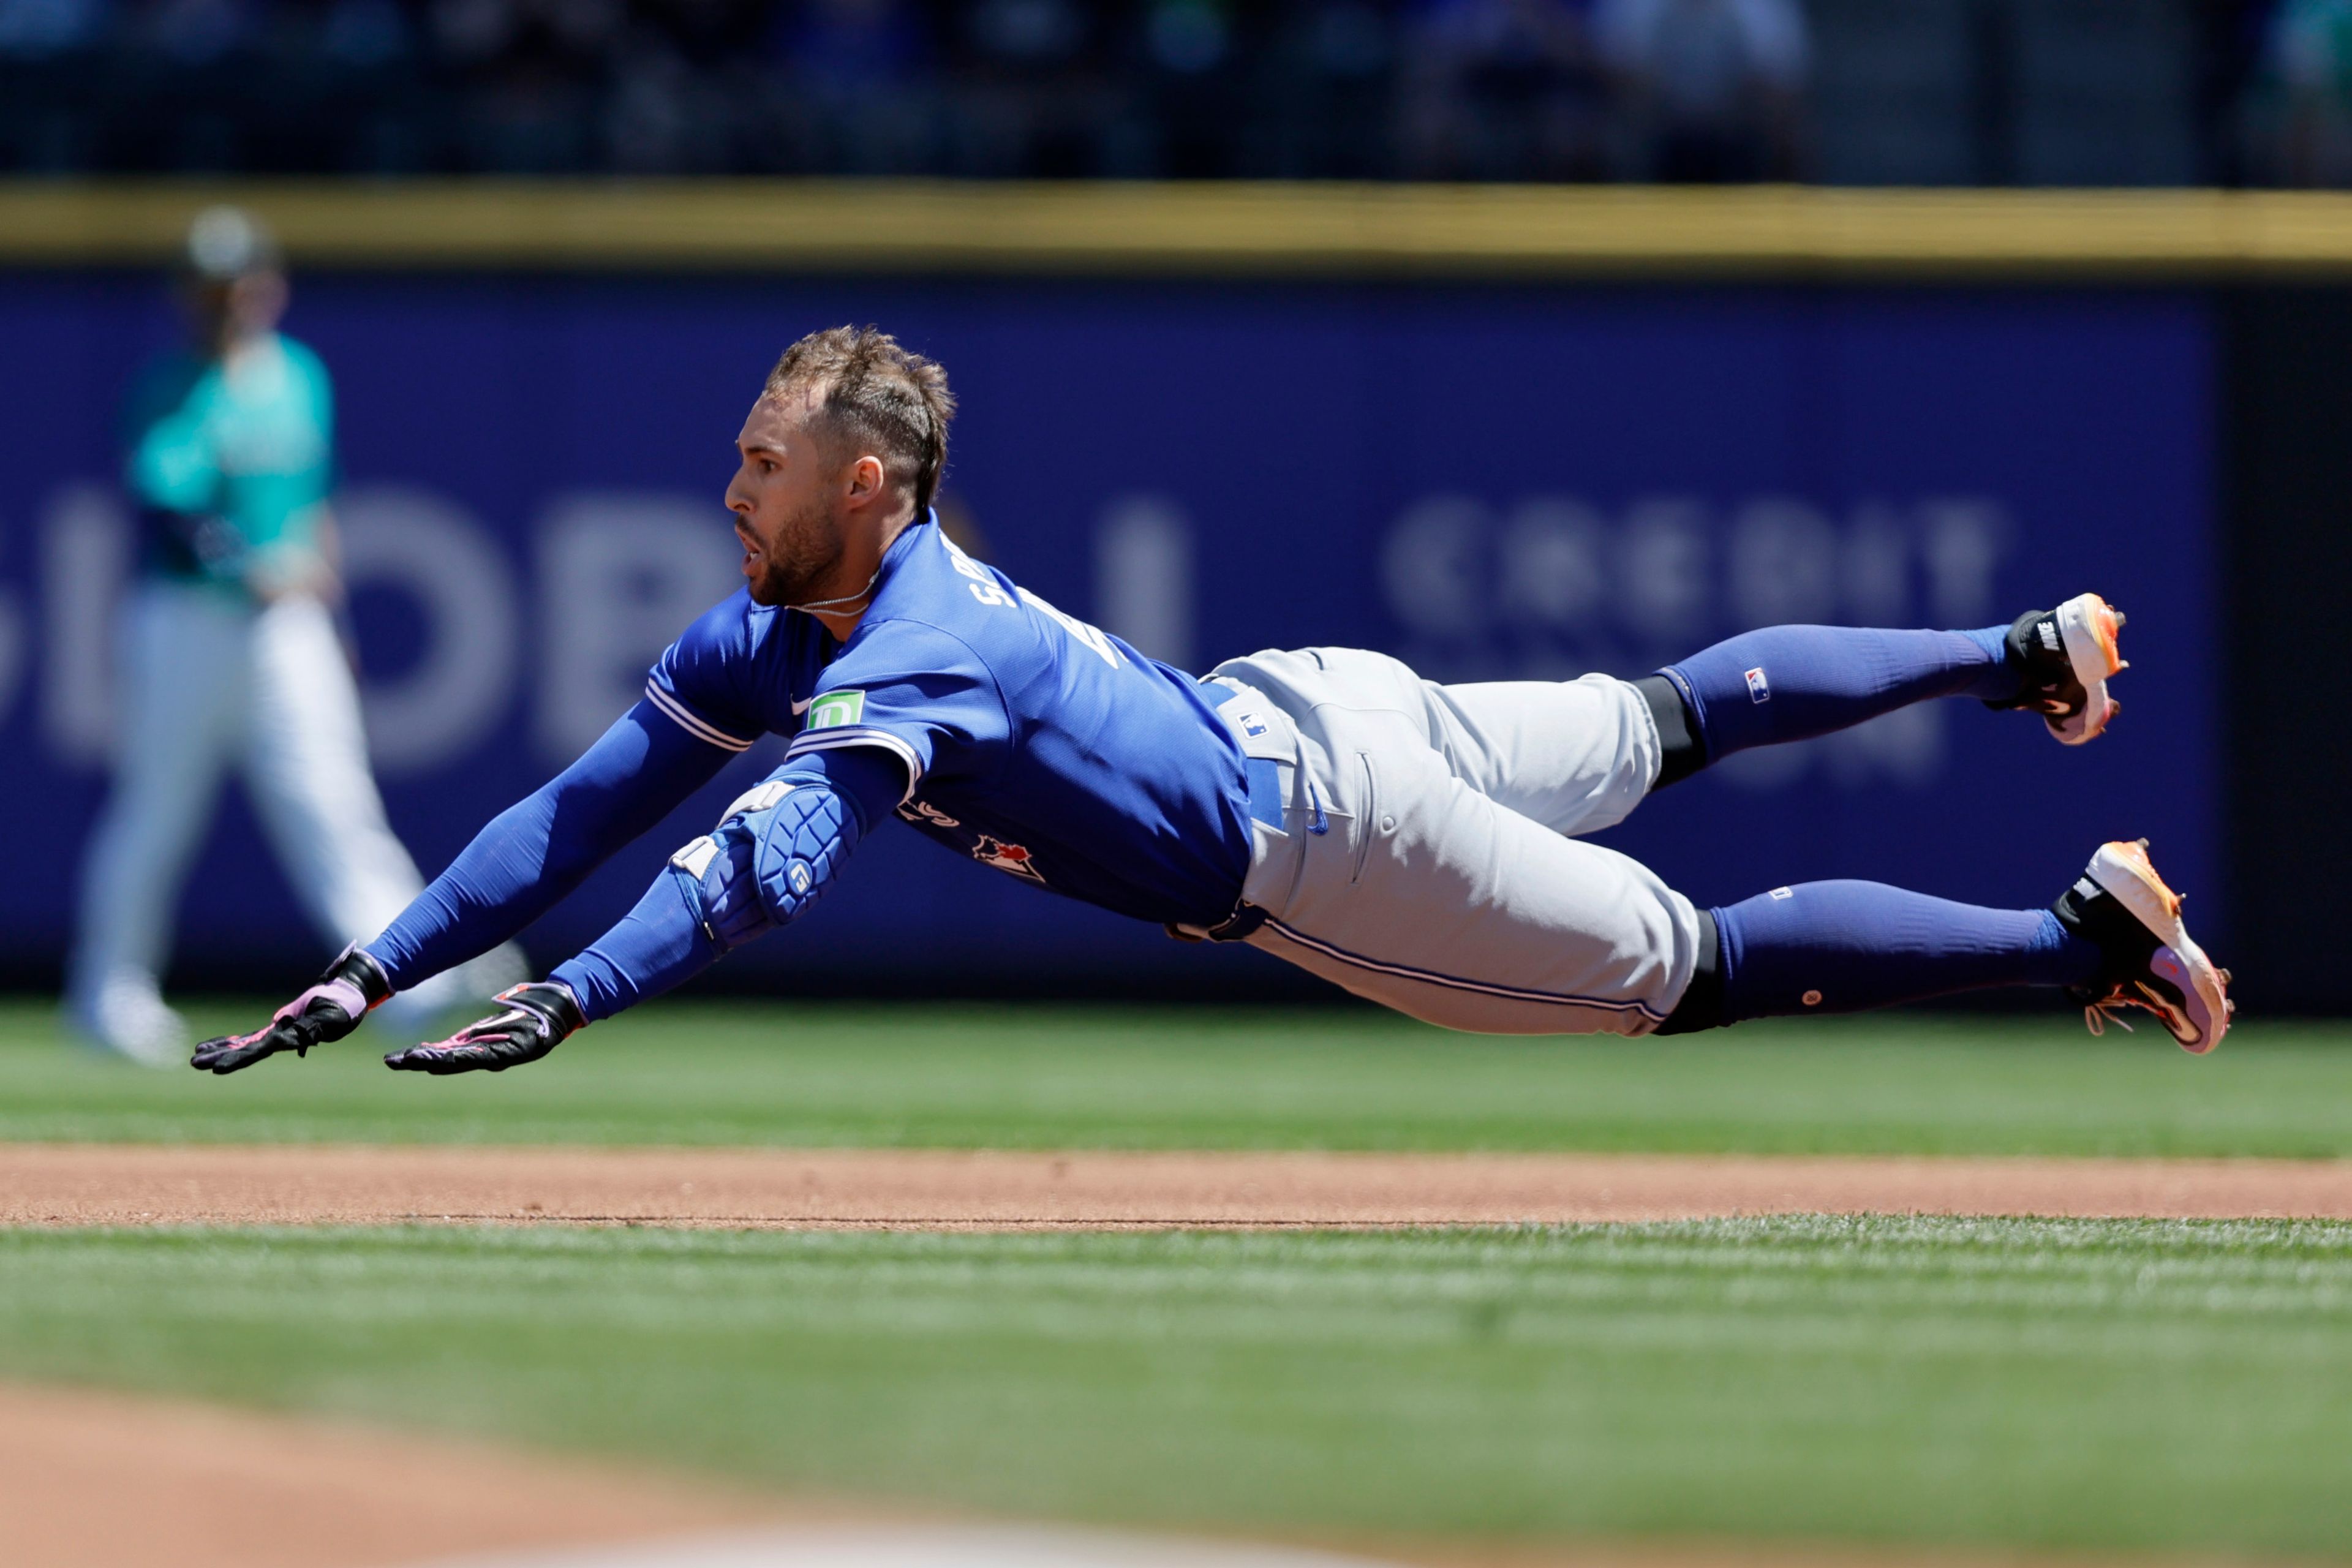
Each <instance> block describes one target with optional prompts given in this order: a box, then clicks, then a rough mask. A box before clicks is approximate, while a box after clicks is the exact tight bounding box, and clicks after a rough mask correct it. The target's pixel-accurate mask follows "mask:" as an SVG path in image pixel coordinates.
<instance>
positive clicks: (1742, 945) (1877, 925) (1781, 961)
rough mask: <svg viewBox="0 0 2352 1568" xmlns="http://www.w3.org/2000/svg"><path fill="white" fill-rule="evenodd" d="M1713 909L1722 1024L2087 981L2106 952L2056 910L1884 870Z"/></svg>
mask: <svg viewBox="0 0 2352 1568" xmlns="http://www.w3.org/2000/svg"><path fill="white" fill-rule="evenodd" d="M1712 912H1713V913H1714V915H1715V925H1716V934H1717V962H1718V963H1719V964H1720V965H1721V972H1722V975H1723V1017H1722V1020H1721V1021H1722V1022H1724V1023H1726V1024H1735V1023H1738V1021H1740V1020H1741V1019H1743V1018H1770V1017H1779V1016H1786V1015H1789V1014H1805V1013H1859V1012H1862V1011H1864V1010H1865V1009H1867V1008H1872V1007H1891V1006H1893V1005H1895V1004H1896V1003H1899V1002H1916V1001H1918V1000H1920V999H1921V998H1923V997H1928V996H1942V995H1947V994H1949V993H1951V992H1955V991H1976V990H1980V989H1982V988H1984V987H1986V986H1991V985H2088V984H2093V983H2095V981H2096V980H2097V979H2098V977H2099V974H2100V972H2101V969H2102V966H2103V962H2104V960H2103V955H2102V954H2101V952H2100V951H2099V948H2098V944H2096V943H2095V942H2090V941H2088V940H2086V939H2084V938H2083V937H2079V936H2076V935H2074V933H2073V932H2071V931H2067V930H2066V928H2065V927H2063V926H2062V925H2060V924H2059V923H2058V917H2057V916H2056V915H2053V914H2052V913H2051V912H2050V911H2049V910H1987V909H1979V908H1978V907H1977V906H1976V905H1974V904H1956V903H1953V902H1952V901H1951V900H1948V899H1931V898H1929V897H1927V895H1926V894H1925V893H1911V892H1906V891H1904V889H1901V888H1890V887H1887V886H1885V884H1883V883H1879V882H1801V883H1799V884H1798V885H1797V886H1795V887H1793V888H1776V889H1773V890H1772V891H1770V892H1769V893H1764V894H1761V895H1759V896H1758V897H1756V898H1753V899H1749V900H1746V901H1745V902H1743V903H1737V904H1734V905H1732V906H1731V907H1730V908H1728V909H1721V910H1714V911H1712Z"/></svg>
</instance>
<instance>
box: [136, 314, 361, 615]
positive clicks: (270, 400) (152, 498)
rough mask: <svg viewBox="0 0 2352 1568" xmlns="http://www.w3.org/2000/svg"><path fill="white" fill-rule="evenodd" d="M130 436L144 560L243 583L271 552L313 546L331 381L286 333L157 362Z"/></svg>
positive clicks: (325, 473) (170, 572) (328, 469)
mask: <svg viewBox="0 0 2352 1568" xmlns="http://www.w3.org/2000/svg"><path fill="white" fill-rule="evenodd" d="M125 434H126V436H127V438H128V439H127V446H128V447H129V457H128V458H127V460H126V464H125V470H126V471H125V476H124V482H125V484H126V485H127V486H128V487H129V489H130V491H131V497H132V499H133V500H136V501H137V502H138V504H139V506H140V508H141V510H142V512H143V513H144V514H145V517H146V521H147V532H148V537H147V563H148V567H149V570H151V571H154V572H159V573H162V574H165V575H167V576H173V577H180V578H194V579H200V580H211V581H215V582H219V583H222V584H242V583H243V582H244V581H245V580H246V577H247V574H248V573H249V572H250V571H252V570H253V569H254V568H255V567H257V565H265V564H269V563H271V558H273V557H275V558H278V561H280V562H283V561H284V558H285V557H287V556H289V555H293V554H297V553H307V552H311V551H313V550H315V549H316V548H317V544H316V533H317V519H318V508H319V506H320V502H322V501H324V500H326V499H327V494H328V491H329V490H330V489H331V487H332V485H333V480H334V473H333V469H334V390H333V387H332V386H331V384H330V383H329V381H328V379H327V367H326V366H325V365H324V364H322V363H320V360H319V356H318V355H316V354H314V353H311V352H310V350H309V349H307V348H304V347H303V346H302V345H301V344H300V343H298V342H294V341H293V340H292V339H291V338H285V337H279V336H277V335H275V334H273V335H271V336H269V337H268V338H265V339H262V340H261V341H259V342H256V343H253V344H251V345H249V346H248V347H247V348H245V349H243V350H241V351H240V352H239V353H238V354H237V356H236V361H235V362H234V364H233V365H232V364H230V363H225V362H223V361H220V360H215V359H208V358H202V357H199V356H197V355H195V354H193V353H176V354H173V355H170V356H168V357H166V358H164V359H163V360H160V361H158V362H157V363H154V364H153V365H152V366H150V367H149V368H148V370H147V372H146V374H144V375H142V377H141V378H140V381H139V384H138V386H137V389H136V390H135V391H134V392H133V393H132V395H131V404H130V408H129V417H128V419H127V421H126V428H125ZM289 564H290V563H289Z"/></svg>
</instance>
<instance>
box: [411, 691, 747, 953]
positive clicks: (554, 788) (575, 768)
mask: <svg viewBox="0 0 2352 1568" xmlns="http://www.w3.org/2000/svg"><path fill="white" fill-rule="evenodd" d="M733 755H734V753H732V752H727V751H722V750H721V749H719V747H717V746H714V745H711V744H710V743H709V742H707V741H702V740H698V739H697V738H696V737H694V736H692V735H689V734H688V733H687V732H686V731H684V730H682V729H680V728H679V727H678V726H677V721H674V720H672V719H671V718H669V716H668V715H667V714H665V713H663V712H662V711H661V710H659V709H657V708H656V707H654V705H653V704H652V703H650V702H646V701H640V702H638V704H637V705H636V706H635V707H634V708H632V709H630V710H628V712H626V713H625V714H623V715H622V716H621V717H620V718H619V719H618V720H616V721H614V724H613V727H612V728H611V729H609V730H607V731H604V734H603V735H602V736H600V737H598V739H597V741H596V743H595V744H594V745H593V746H591V747H589V748H588V750H587V751H586V752H583V753H582V755H581V757H580V760H579V761H577V762H575V763H572V765H571V766H570V767H568V768H566V769H564V770H563V771H562V773H558V774H557V775H556V776H555V777H554V778H552V779H551V780H549V781H548V782H547V784H544V785H542V786H541V788H540V789H539V790H538V791H537V792H536V793H534V794H532V795H530V796H528V797H527V798H525V799H523V800H520V801H518V802H517V803H516V804H514V805H511V806H509V807H508V808H507V809H506V810H505V811H502V812H500V813H499V815H498V816H496V817H493V818H492V819H491V820H490V823H489V825H488V826H486V827H484V828H483V829H482V830H481V832H479V833H478V834H476V835H475V836H474V841H473V842H472V843H470V844H468V845H467V846H466V847H465V848H464V849H463V850H462V851H460V852H459V854H458V856H457V858H456V859H455V860H453V861H451V862H450V863H449V868H448V869H447V870H446V871H444V872H442V873H441V875H440V876H438V877H436V878H435V879H434V880H433V885H432V886H431V887H429V888H427V889H425V891H424V892H422V893H420V894H419V895H417V898H416V900H415V902H414V903H411V904H410V905H409V906H408V908H407V909H405V910H403V911H401V914H400V917H399V918H398V919H397V920H395V921H393V922H392V924H391V925H390V926H388V927H386V928H385V929H384V932H383V935H382V936H380V937H378V938H376V939H375V941H373V942H370V943H368V945H367V952H368V954H369V956H371V957H373V959H374V960H375V961H376V962H377V963H380V964H382V965H383V972H384V975H385V977H386V978H387V979H389V980H390V981H391V982H392V984H393V989H394V990H395V991H398V990H405V989H406V988H407V987H409V986H412V985H415V984H418V983H419V982H420V981H424V980H428V979H430V978H431V977H432V976H434V975H436V974H438V973H441V972H442V971H443V970H445V969H450V968H454V967H455V966H456V965H457V964H460V963H465V962H466V961H467V960H468V959H471V958H474V957H477V956H478V955H479V954H482V953H485V952H488V951H489V950H490V949H492V948H494V947H496V946H498V944H499V943H500V942H506V941H508V940H509V939H510V938H512V937H513V936H514V935H515V934H516V933H517V932H519V931H521V930H522V929H523V928H524V927H525V926H528V925H529V924H530V922H531V921H535V920H537V919H538V918H539V917H540V916H541V915H542V914H545V913H546V912H547V911H548V910H550V909H551V908H552V907H554V905H555V903H556V901H557V900H560V899H562V897H564V895H566V894H568V893H570V892H571V891H572V889H574V888H577V887H578V886H579V885H580V884H581V882H582V881H583V880H584V879H586V878H587V876H588V874H589V873H590V872H591V871H593V870H594V869H595V868H597V867H599V866H601V865H603V864H604V862H605V860H606V859H608V858H611V856H612V854H613V852H614V850H616V849H618V848H620V847H621V846H622V845H624V844H626V843H628V842H629V841H630V840H631V839H633V838H635V837H638V836H639V835H641V834H643V833H645V832H646V831H647V830H648V829H650V828H651V827H652V826H654V825H655V824H656V823H657V822H659V821H660V820H661V819H662V818H663V817H665V816H668V815H669V814H670V813H671V812H672V811H673V810H675V809H677V805H679V803H681V802H682V801H684V800H685V799H686V798H687V796H688V795H692V794H693V793H694V792H695V791H696V790H698V789H700V788H701V787H702V786H703V785H704V784H709V782H710V781H711V779H712V778H714V777H716V776H717V774H718V773H719V769H720V768H721V767H724V766H725V765H726V764H727V763H729V762H730V761H731V760H732V758H733Z"/></svg>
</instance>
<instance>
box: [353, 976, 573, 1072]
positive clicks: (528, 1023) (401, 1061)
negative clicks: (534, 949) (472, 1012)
mask: <svg viewBox="0 0 2352 1568" xmlns="http://www.w3.org/2000/svg"><path fill="white" fill-rule="evenodd" d="M496 1000H497V1001H499V1003H501V1004H503V1005H502V1006H501V1007H500V1008H499V1011H497V1012H495V1013H493V1014H491V1015H490V1016H488V1017H487V1018H484V1019H482V1020H481V1021H480V1022H478V1023H473V1024H468V1025H467V1026H465V1027H464V1028H462V1029H460V1030H458V1031H457V1033H456V1034H454V1035H452V1036H450V1037H448V1038H447V1039H446V1040H434V1041H431V1042H429V1043H427V1044H425V1045H422V1046H411V1047H408V1048H407V1049H406V1050H404V1051H394V1052H393V1053H392V1054H391V1055H390V1056H387V1057H385V1058H383V1065H384V1066H386V1067H388V1068H392V1069H393V1070H394V1072H431V1073H452V1072H504V1071H506V1070H507V1068H512V1067H520V1066H521V1065H522V1064H523V1063H525V1062H535V1061H537V1060H539V1058H541V1057H543V1056H545V1055H546V1054H547V1053H548V1052H550V1051H551V1050H553V1049H554V1048H555V1047H557V1046H559V1045H561V1044H562V1042H563V1039H564V1037H565V1036H567V1035H570V1034H571V1033H572V1031H574V1030H576V1029H584V1028H586V1027H587V1026H588V1020H587V1019H585V1018H583V1017H582V1016H580V1002H579V999H578V998H577V997H575V996H573V995H572V987H571V986H569V985H566V984H563V983H562V981H560V980H542V981H541V982H539V983H538V984H533V985H518V986H515V987H514V988H513V989H512V990H509V991H501V992H499V994H498V996H497V997H496Z"/></svg>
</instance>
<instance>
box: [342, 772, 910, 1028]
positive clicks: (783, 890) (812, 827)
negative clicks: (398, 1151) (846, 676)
mask: <svg viewBox="0 0 2352 1568" xmlns="http://www.w3.org/2000/svg"><path fill="white" fill-rule="evenodd" d="M906 784H907V775H906V773H904V772H903V771H902V770H901V768H900V765H899V763H898V761H897V759H896V758H894V757H892V756H891V755H890V754H889V753H887V752H877V751H870V750H865V749H858V748H852V749H847V750H842V751H833V752H814V753H812V754H810V755H808V756H804V757H800V758H797V759H795V760H794V761H793V762H791V763H787V764H786V765H785V766H784V767H783V768H782V769H781V770H780V771H778V772H777V773H775V774H773V775H772V776H771V777H770V778H768V779H767V780H766V781H764V782H763V783H761V784H760V785H759V786H758V787H757V788H754V789H751V790H749V791H746V792H745V793H744V794H743V795H740V796H739V797H738V798H737V799H736V801H735V803H734V804H733V805H730V806H729V807H728V808H727V811H726V814H725V815H724V816H722V817H721V818H720V820H719V826H718V827H717V828H715V829H714V830H712V831H711V832H710V833H709V835H708V836H706V837H701V838H698V839H696V840H695V841H694V842H693V843H691V844H689V845H688V846H687V847H685V848H683V849H681V850H679V851H678V852H677V854H676V855H674V856H672V857H670V862H669V865H668V866H667V867H666V868H664V869H663V872H662V874H661V876H660V877H658V878H656V879H655V881H654V885H653V886H652V887H651V888H649V889H646V895H645V897H644V898H642V899H640V900H637V906H636V908H635V909H633V910H630V911H629V912H628V914H627V915H626V916H625V917H624V918H623V919H622V921H621V922H620V923H619V924H618V925H616V926H614V928H613V929H612V930H611V931H607V932H605V933H604V936H602V937H600V938H599V939H597V941H596V942H595V943H594V944H593V945H592V946H590V947H589V948H588V949H587V951H585V952H582V953H581V954H580V955H579V956H578V957H576V958H573V959H571V960H569V961H568V962H566V963H562V964H559V965H558V966H557V967H556V970H555V973H553V974H551V975H550V976H549V977H548V978H547V979H546V980H545V981H544V982H541V983H540V984H534V985H518V986H516V987H515V988H514V989H513V990H511V991H509V992H506V993H504V994H501V995H500V996H499V1003H500V1004H501V1008H500V1010H499V1012H497V1013H494V1014H492V1015H491V1016H489V1017H487V1018H484V1019H482V1020H480V1021H479V1022H478V1023H474V1024H469V1025H467V1026H466V1027H465V1028H462V1029H460V1030H458V1031H457V1033H456V1034H455V1035H452V1036H451V1037H448V1038H447V1039H446V1040H435V1041H431V1042H429V1043H427V1044H425V1045H421V1046H415V1047H410V1048H409V1049H407V1050H404V1051H394V1052H393V1053H392V1054H391V1055H389V1056H387V1057H385V1058H384V1065H385V1066H387V1067H390V1068H394V1069H396V1070H399V1071H404V1072H430V1073H456V1072H475V1071H483V1070H487V1071H490V1072H502V1071H504V1070H505V1069H506V1068H510V1067H515V1066H519V1065H520V1064H521V1063H523V1062H530V1061H537V1060H538V1059H539V1058H541V1057H543V1056H545V1055H547V1054H548V1052H550V1051H551V1050H553V1049H554V1048H555V1047H557V1046H558V1045H559V1044H561V1043H562V1041H563V1039H564V1038H565V1037H567V1036H569V1035H571V1034H572V1033H573V1032H574V1031H576V1030H578V1029H582V1028H584V1027H586V1026H588V1025H589V1024H591V1023H593V1022H594V1021H596V1020H597V1019H599V1018H608V1017H610V1016H613V1015H614V1014H615V1013H618V1012H620V1011H621V1010H622V1009H623V1008H625V1007H629V1006H633V1005H635V1004H636V1003H638V1002H641V1001H643V1000H645V999H646V997H648V996H657V995H659V994H661V993H663V992H665V991H667V990H669V989H670V988H672V987H673V986H676V985H678V984H682V983H684V982H685V981H687V980H688V979H689V978H691V977H692V976H694V975H696V974H698V973H701V972H702V971H703V970H705V969H707V968H709V966H710V965H711V964H713V963H717V962H718V961H719V959H720V958H722V957H724V956H726V954H727V953H729V952H732V951H733V950H734V949H736V948H738V947H740V946H742V945H743V943H745V942H749V941H751V939H752V938H753V937H756V936H759V935H760V934H761V933H762V932H764V931H772V930H773V929H774V928H775V927H777V926H780V925H783V924H785V923H787V922H789V921H793V920H794V919H796V918H797V917H798V916H799V915H800V914H801V913H802V911H803V910H806V909H807V908H808V907H809V906H810V905H811V904H814V902H816V900H818V899H819V898H820V897H822V896H823V895H824V889H826V887H828V886H829V885H830V884H831V883H832V880H833V879H834V877H835V875H836V874H837V873H838V872H839V871H840V868H841V866H842V863H843V862H844V861H845V860H846V859H847V858H849V852H850V850H852V849H853V848H855V847H856V845H857V841H858V840H859V839H860V838H861V837H864V836H865V835H866V832H867V831H869V830H870V829H871V827H872V826H874V825H875V824H877V823H878V822H880V821H881V819H882V817H883V816H885V815H886V814H887V812H888V811H889V810H890V809H891V808H892V807H893V806H894V805H897V804H898V799H899V797H900V795H903V794H904V793H905V790H906Z"/></svg>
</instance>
